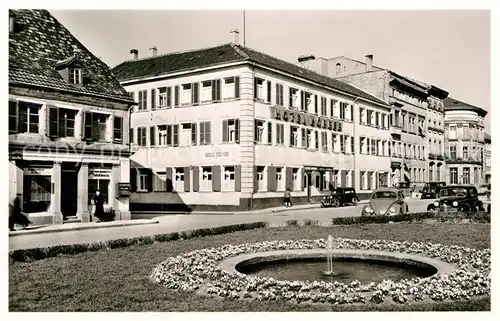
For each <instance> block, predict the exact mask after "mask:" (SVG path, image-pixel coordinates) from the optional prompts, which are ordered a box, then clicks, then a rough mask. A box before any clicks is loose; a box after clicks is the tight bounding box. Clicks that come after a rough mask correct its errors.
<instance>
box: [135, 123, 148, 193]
mask: <svg viewBox="0 0 500 321" xmlns="http://www.w3.org/2000/svg"><path fill="white" fill-rule="evenodd" d="M144 130H146V128H144ZM138 176H139V177H138V180H137V191H139V192H146V191H147V190H148V174H147V173H145V172H142V171H138Z"/></svg>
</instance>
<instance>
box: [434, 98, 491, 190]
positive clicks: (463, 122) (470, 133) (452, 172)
mask: <svg viewBox="0 0 500 321" xmlns="http://www.w3.org/2000/svg"><path fill="white" fill-rule="evenodd" d="M444 109H445V133H446V141H445V149H446V151H447V155H446V157H447V161H446V163H447V166H446V167H447V169H446V183H447V184H451V185H452V184H473V185H476V186H477V187H479V186H480V185H481V184H482V183H483V178H484V171H483V163H484V159H485V157H484V149H485V133H484V118H485V116H486V114H487V111H485V110H484V109H481V108H479V107H476V106H472V105H470V104H467V103H464V102H462V101H459V100H456V99H453V98H447V99H446V100H445V102H444Z"/></svg>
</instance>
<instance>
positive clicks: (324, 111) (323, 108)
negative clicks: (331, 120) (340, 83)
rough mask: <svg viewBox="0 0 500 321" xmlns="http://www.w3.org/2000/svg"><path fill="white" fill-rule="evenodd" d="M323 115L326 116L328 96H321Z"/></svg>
mask: <svg viewBox="0 0 500 321" xmlns="http://www.w3.org/2000/svg"><path fill="white" fill-rule="evenodd" d="M321 116H326V97H321Z"/></svg>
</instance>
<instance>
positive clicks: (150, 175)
mask: <svg viewBox="0 0 500 321" xmlns="http://www.w3.org/2000/svg"><path fill="white" fill-rule="evenodd" d="M146 175H147V178H146V188H147V191H148V192H152V191H153V170H152V169H151V168H148V169H147V170H146Z"/></svg>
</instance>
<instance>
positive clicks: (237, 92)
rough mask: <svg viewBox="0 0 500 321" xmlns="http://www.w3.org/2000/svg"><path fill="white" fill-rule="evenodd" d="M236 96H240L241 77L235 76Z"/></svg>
mask: <svg viewBox="0 0 500 321" xmlns="http://www.w3.org/2000/svg"><path fill="white" fill-rule="evenodd" d="M234 98H240V77H234Z"/></svg>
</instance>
